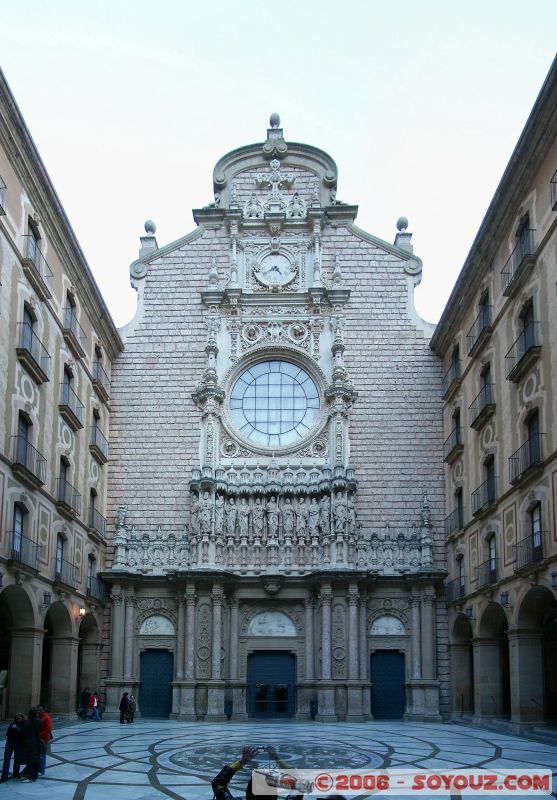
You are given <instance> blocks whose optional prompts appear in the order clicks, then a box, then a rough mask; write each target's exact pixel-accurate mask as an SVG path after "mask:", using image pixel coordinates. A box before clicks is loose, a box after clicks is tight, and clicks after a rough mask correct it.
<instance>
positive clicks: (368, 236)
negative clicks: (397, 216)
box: [347, 222, 422, 275]
mask: <svg viewBox="0 0 557 800" xmlns="http://www.w3.org/2000/svg"><path fill="white" fill-rule="evenodd" d="M347 227H348V229H349V230H351V231H352V233H353V234H354V235H355V236H358V237H359V238H360V239H363V240H364V241H366V242H369V243H370V244H373V245H375V247H378V248H379V249H380V250H385V251H386V252H387V253H391V255H393V256H396V257H397V258H400V260H401V261H406V262H408V266H407V267H406V268H405V269H406V271H407V272H409V274H411V275H418V274H419V273H420V272H421V271H422V260H421V258H418V256H415V255H414V254H413V253H410V252H408V250H403V249H402V248H401V247H397V246H396V244H391V243H390V242H386V241H384V240H383V239H380V238H379V237H378V236H374V235H373V234H372V233H368V231H364V230H363V229H362V228H359V227H358V226H357V225H355V224H354V223H353V222H352V223H350V224H349V225H347Z"/></svg>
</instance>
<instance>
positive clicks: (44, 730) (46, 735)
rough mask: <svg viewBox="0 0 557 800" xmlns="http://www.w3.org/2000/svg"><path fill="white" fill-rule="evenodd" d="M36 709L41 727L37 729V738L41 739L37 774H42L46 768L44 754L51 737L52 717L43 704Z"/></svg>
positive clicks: (46, 751)
mask: <svg viewBox="0 0 557 800" xmlns="http://www.w3.org/2000/svg"><path fill="white" fill-rule="evenodd" d="M37 711H38V713H39V719H40V721H41V727H40V730H39V738H40V740H41V741H40V758H39V775H44V773H45V770H46V754H47V753H48V748H49V747H50V741H51V739H52V717H51V716H50V714H49V713H48V709H46V708H43V706H38V708H37Z"/></svg>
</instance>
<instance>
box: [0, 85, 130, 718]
mask: <svg viewBox="0 0 557 800" xmlns="http://www.w3.org/2000/svg"><path fill="white" fill-rule="evenodd" d="M0 284H1V287H0V395H1V396H2V397H3V398H4V403H3V404H2V407H1V410H0V504H1V508H0V587H1V591H0V670H7V672H8V678H7V688H6V689H3V690H2V698H1V699H2V708H1V713H2V714H3V715H4V716H6V715H11V714H13V713H14V712H15V711H18V710H21V709H23V710H25V709H27V708H28V707H29V706H30V705H32V704H34V703H38V702H39V701H40V702H42V703H44V704H45V705H47V706H48V707H49V708H50V709H51V710H52V711H53V712H54V713H58V714H69V713H72V712H73V711H74V710H75V707H76V693H77V692H78V691H79V689H80V686H79V684H81V686H82V685H84V684H85V685H89V686H91V688H99V687H100V679H101V673H102V664H101V649H100V648H101V641H102V617H103V603H104V587H103V585H102V583H101V582H100V581H99V579H98V578H97V572H99V571H101V570H102V569H103V568H104V563H105V546H106V495H107V468H106V467H104V466H103V465H104V464H106V461H107V459H108V445H107V438H106V437H107V436H108V429H109V413H110V378H109V375H110V369H111V362H112V361H113V359H114V358H115V357H116V356H117V354H118V353H119V352H120V350H121V348H122V342H121V340H120V337H119V335H118V332H117V330H116V328H115V327H114V324H113V323H112V321H111V318H110V315H109V313H108V310H107V308H106V306H105V304H104V302H103V300H102V298H101V295H100V293H99V290H98V288H97V286H96V284H95V281H94V279H93V277H92V274H91V272H90V270H89V267H88V266H87V263H86V261H85V258H84V256H83V253H82V252H81V249H80V247H79V244H78V242H77V240H76V238H75V235H74V233H73V231H72V229H71V227H70V224H69V222H68V220H67V218H66V215H65V213H64V211H63V209H62V207H61V205H60V201H59V200H58V197H57V196H56V193H55V191H54V189H53V187H52V184H51V182H50V180H49V177H48V175H47V173H46V170H45V168H44V165H43V163H42V161H41V159H40V157H39V155H38V153H37V150H36V148H35V145H34V143H33V141H32V139H31V136H30V134H29V132H28V130H27V128H26V126H25V122H24V120H23V118H22V116H21V113H20V111H19V109H18V108H17V105H16V103H15V100H14V98H13V96H12V94H11V92H10V90H9V87H8V86H7V84H6V81H5V79H4V77H3V75H2V74H1V73H0Z"/></svg>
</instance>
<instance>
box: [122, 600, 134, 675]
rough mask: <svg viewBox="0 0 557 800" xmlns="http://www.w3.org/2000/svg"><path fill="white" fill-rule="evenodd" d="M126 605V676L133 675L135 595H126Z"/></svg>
mask: <svg viewBox="0 0 557 800" xmlns="http://www.w3.org/2000/svg"><path fill="white" fill-rule="evenodd" d="M125 602H126V606H125V627H124V630H125V634H124V677H125V678H132V677H133V647H134V642H135V637H134V635H133V634H134V630H133V628H134V616H135V604H136V599H135V597H134V596H133V595H126V601H125Z"/></svg>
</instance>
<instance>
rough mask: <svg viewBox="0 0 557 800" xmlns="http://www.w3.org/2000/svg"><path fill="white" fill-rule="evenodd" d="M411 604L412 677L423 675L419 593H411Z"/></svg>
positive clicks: (409, 601)
mask: <svg viewBox="0 0 557 800" xmlns="http://www.w3.org/2000/svg"><path fill="white" fill-rule="evenodd" d="M408 603H409V604H410V619H411V623H412V625H411V630H410V637H411V639H410V656H411V659H412V662H411V664H412V667H411V675H412V679H413V680H414V679H416V678H421V677H422V637H421V635H420V598H419V596H418V595H415V594H413V595H411V596H410V597H409V598H408Z"/></svg>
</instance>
